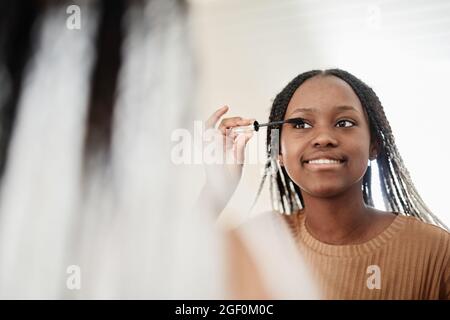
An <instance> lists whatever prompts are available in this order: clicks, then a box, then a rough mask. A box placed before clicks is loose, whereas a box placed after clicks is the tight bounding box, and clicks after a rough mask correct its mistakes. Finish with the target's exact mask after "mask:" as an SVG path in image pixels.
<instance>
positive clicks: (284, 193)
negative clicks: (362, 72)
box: [252, 69, 447, 229]
mask: <svg viewBox="0 0 450 320" xmlns="http://www.w3.org/2000/svg"><path fill="white" fill-rule="evenodd" d="M317 75H333V76H336V77H338V78H340V79H342V80H344V81H345V82H346V83H348V84H349V85H350V86H351V87H352V89H353V91H354V92H355V93H356V95H357V96H358V98H359V100H360V101H361V104H362V106H363V108H364V109H365V111H366V113H367V115H368V118H369V127H370V133H371V137H372V140H373V141H375V139H376V140H377V141H379V149H380V150H378V156H377V159H376V161H377V165H378V174H379V180H380V184H381V192H382V195H383V200H384V204H385V207H386V210H389V211H392V212H393V213H395V214H398V213H400V214H404V215H408V216H414V217H417V218H418V219H420V220H422V221H424V222H428V223H433V224H435V225H438V226H441V227H443V228H445V229H447V227H446V226H445V225H444V223H443V222H442V221H440V220H439V219H438V218H437V217H436V216H435V215H434V214H433V213H432V212H431V210H430V209H429V208H428V207H427V206H426V204H425V202H424V201H423V200H422V198H421V197H420V195H419V193H418V191H417V189H416V188H415V186H414V184H413V182H412V179H411V177H410V175H409V172H408V170H407V169H406V167H405V165H404V162H403V159H402V157H401V156H400V153H399V151H398V148H397V145H396V143H395V139H394V135H393V133H392V129H391V126H390V124H389V122H388V120H387V117H386V114H385V112H384V109H383V106H382V104H381V102H380V100H379V98H378V96H377V95H376V94H375V92H374V91H373V90H372V88H370V87H369V86H368V85H366V84H365V83H364V82H362V81H361V80H360V79H358V78H357V77H355V76H353V75H352V74H350V73H348V72H346V71H344V70H340V69H329V70H325V71H321V70H312V71H308V72H305V73H302V74H300V75H298V76H297V77H295V78H294V79H293V80H291V82H289V83H288V84H287V86H286V87H285V88H284V89H283V90H282V91H281V92H280V93H278V94H277V96H276V97H275V99H274V101H273V104H272V108H271V111H270V116H269V121H270V122H271V121H279V120H283V119H284V116H285V114H286V110H287V106H288V104H289V101H290V100H291V98H292V96H293V95H294V92H295V91H296V90H297V89H298V87H299V86H300V85H301V84H302V83H303V82H305V81H306V80H307V79H309V78H312V77H314V76H317ZM277 129H278V130H279V131H278V132H279V137H280V136H281V130H282V126H279V127H278V128H277ZM279 137H278V139H279ZM272 140H273V137H272V132H271V130H267V139H266V152H267V157H268V160H267V162H266V165H265V170H264V176H263V179H262V181H261V183H260V186H259V188H258V192H257V195H256V199H258V197H259V195H260V193H261V191H262V188H263V185H264V182H265V181H266V180H267V179H266V177H267V176H268V175H269V176H270V179H269V181H270V193H271V199H272V207H273V209H274V210H276V211H279V212H280V213H287V214H290V213H293V212H295V211H296V209H298V208H303V207H304V203H303V197H302V193H301V190H300V188H299V187H298V186H297V185H296V184H295V183H294V182H293V181H292V180H291V179H290V177H289V176H288V174H287V172H286V170H285V169H284V168H282V167H281V168H280V167H279V166H278V165H277V164H278V159H276V157H277V154H274V153H273V152H272V150H273V149H274V148H275V147H276V146H274V141H272ZM276 143H278V145H279V141H277V142H276ZM371 175H372V167H371V166H370V164H369V166H368V168H367V171H366V173H365V174H364V177H363V181H362V182H363V183H362V191H363V199H364V202H365V203H366V205H368V206H371V207H374V202H373V198H372V187H371ZM256 199H255V202H256ZM255 202H254V203H253V205H254V204H255ZM252 207H253V206H252Z"/></svg>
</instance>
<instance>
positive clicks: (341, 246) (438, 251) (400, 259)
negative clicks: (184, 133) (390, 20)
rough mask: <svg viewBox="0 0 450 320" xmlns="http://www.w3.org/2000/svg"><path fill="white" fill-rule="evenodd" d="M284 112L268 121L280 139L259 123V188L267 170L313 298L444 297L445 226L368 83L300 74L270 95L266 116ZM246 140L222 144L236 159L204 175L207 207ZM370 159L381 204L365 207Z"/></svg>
mask: <svg viewBox="0 0 450 320" xmlns="http://www.w3.org/2000/svg"><path fill="white" fill-rule="evenodd" d="M227 110H228V107H223V108H221V109H219V110H217V111H216V112H215V113H214V114H213V115H212V116H211V117H210V119H209V120H208V121H207V127H209V128H212V127H214V126H215V124H216V123H217V122H218V121H219V120H220V118H221V117H222V116H223V115H224V114H225V113H226V112H227ZM293 119H294V120H293ZM283 120H288V121H286V122H285V123H283V124H280V125H278V126H276V127H275V126H274V127H273V128H271V129H278V130H279V131H278V133H279V138H278V137H276V136H275V137H274V136H272V135H273V132H275V131H273V130H267V156H268V159H267V163H266V170H265V174H264V177H263V181H262V182H261V186H260V190H259V192H260V191H261V188H262V186H263V184H264V181H265V180H266V179H267V178H269V180H270V189H271V195H272V201H273V206H274V212H276V213H283V215H281V216H282V218H281V219H283V220H284V221H285V222H286V224H287V225H288V226H289V229H290V230H291V232H292V236H293V237H294V239H295V241H296V244H297V245H298V248H299V250H300V252H301V253H302V255H303V257H304V259H305V261H306V262H307V264H308V265H309V266H310V269H311V270H312V272H313V277H314V278H315V280H316V282H317V284H318V286H319V289H320V291H321V294H322V297H323V298H326V299H449V298H450V234H449V233H448V232H447V231H446V230H445V229H446V227H445V225H444V224H443V223H442V222H440V220H439V219H438V218H437V217H436V216H434V215H433V214H432V213H431V211H430V210H429V209H428V208H427V206H426V205H425V203H424V202H423V200H422V199H421V197H420V196H419V194H418V193H417V190H416V189H415V187H414V185H413V183H412V181H411V178H410V176H409V173H408V171H407V169H406V168H405V166H404V164H403V161H402V158H401V156H400V154H399V152H398V150H397V147H396V145H395V141H394V137H393V134H392V130H391V127H390V125H389V122H388V121H387V119H386V116H385V113H384V111H383V107H382V105H381V103H380V101H379V99H378V97H377V95H376V94H375V93H374V91H373V90H372V89H371V88H370V87H369V86H367V85H366V84H365V83H364V82H362V81H361V80H359V79H358V78H356V77H355V76H353V75H351V74H350V73H348V72H346V71H343V70H340V69H332V70H326V71H316V70H314V71H310V72H306V73H302V74H300V75H299V76H297V77H296V78H294V79H293V80H292V81H291V82H290V83H289V84H288V85H287V86H286V87H285V88H284V89H283V90H282V91H281V92H280V93H279V94H278V95H277V96H276V98H275V100H274V102H273V105H272V108H271V112H270V116H269V122H274V121H283ZM252 122H253V120H252V119H243V118H240V117H234V118H225V119H223V120H222V121H221V122H220V125H219V126H218V129H219V130H220V132H222V134H223V137H224V138H227V136H226V135H227V132H229V131H227V129H230V128H233V127H236V126H242V125H248V124H251V123H252ZM249 139H250V136H246V137H245V139H235V140H234V141H235V143H234V144H233V145H232V146H231V150H232V153H233V154H234V155H235V159H238V160H239V163H238V164H236V165H234V166H233V165H227V166H222V168H221V169H220V168H218V166H216V168H215V169H216V170H215V172H216V174H215V175H214V174H212V173H211V172H209V173H208V174H207V177H208V180H207V181H208V182H207V184H206V186H205V188H204V192H205V193H207V194H209V196H212V197H214V199H215V202H214V203H215V208H214V209H215V210H218V211H221V209H223V207H224V206H225V205H226V203H227V201H228V200H229V198H230V197H231V195H232V193H233V191H234V190H235V188H236V187H237V183H238V182H239V178H240V176H241V173H242V162H243V155H244V153H243V151H244V148H245V144H246V143H247V141H248V140H249ZM237 141H240V143H239V142H237ZM274 150H276V152H274ZM373 160H376V161H377V164H378V168H379V176H380V182H381V187H382V194H383V197H384V201H385V205H386V208H387V211H383V210H378V209H375V208H374V203H373V200H372V193H371V166H370V161H373ZM220 170H222V176H221V178H220V179H218V178H217V172H218V171H220ZM221 183H222V185H221V186H222V188H221V186H220V184H221ZM221 191H222V192H221ZM259 192H258V194H259ZM219 194H220V196H219ZM274 214H275V213H274ZM279 216H280V215H279Z"/></svg>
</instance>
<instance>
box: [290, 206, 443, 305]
mask: <svg viewBox="0 0 450 320" xmlns="http://www.w3.org/2000/svg"><path fill="white" fill-rule="evenodd" d="M286 217H287V221H288V223H289V225H290V227H291V228H292V229H291V230H292V231H293V235H294V237H295V239H296V242H297V243H298V246H299V248H300V251H301V252H302V253H303V257H304V258H305V260H306V263H307V265H309V266H310V268H311V271H312V272H313V276H314V278H315V279H316V280H317V283H318V285H319V289H320V290H321V292H322V294H323V298H325V299H450V233H448V232H447V231H445V230H443V229H441V228H439V227H436V226H433V225H430V224H427V223H423V222H421V221H419V220H418V219H416V218H413V217H406V216H400V215H399V216H397V217H396V218H395V219H394V221H393V222H392V223H391V225H390V226H389V227H388V228H386V229H385V230H384V231H383V232H382V233H381V234H379V235H378V236H376V237H375V238H373V239H372V240H370V241H368V242H365V243H363V244H358V245H330V244H326V243H323V242H320V241H318V240H317V239H315V238H313V236H312V235H311V234H310V233H309V232H308V230H307V229H306V227H305V223H304V222H305V219H304V215H303V214H296V215H292V216H290V217H289V216H286Z"/></svg>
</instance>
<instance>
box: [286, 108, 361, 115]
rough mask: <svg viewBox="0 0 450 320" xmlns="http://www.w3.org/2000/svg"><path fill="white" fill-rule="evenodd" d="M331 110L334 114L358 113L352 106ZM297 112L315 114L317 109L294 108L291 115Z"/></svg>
mask: <svg viewBox="0 0 450 320" xmlns="http://www.w3.org/2000/svg"><path fill="white" fill-rule="evenodd" d="M333 110H334V111H335V112H336V113H340V112H344V111H355V112H356V113H358V110H357V109H356V108H355V107H353V106H336V107H334V108H333ZM299 112H304V113H317V109H314V108H307V107H303V108H296V109H295V110H294V111H292V113H291V115H292V114H294V113H299Z"/></svg>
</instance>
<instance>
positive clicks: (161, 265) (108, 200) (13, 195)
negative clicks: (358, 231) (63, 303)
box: [0, 0, 311, 299]
mask: <svg viewBox="0 0 450 320" xmlns="http://www.w3.org/2000/svg"><path fill="white" fill-rule="evenodd" d="M0 6H1V10H0V12H1V13H0V15H1V20H0V23H1V28H0V42H1V46H0V48H1V49H0V50H1V52H0V79H1V83H2V87H1V89H0V170H1V171H0V173H1V194H0V298H12V299H14V298H25V299H34V298H38V299H60V298H63V299H71V298H76V299H78V298H87V299H89V298H101V299H110V298H111V299H116V298H127V299H131V298H137V299H140V298H145V299H201V298H203V299H219V298H229V297H248V298H258V297H261V298H264V297H272V298H283V297H285V298H286V297H287V298H291V297H292V298H304V297H306V298H308V297H311V296H310V295H309V293H310V291H309V287H308V286H305V283H304V282H303V283H302V282H301V279H299V278H298V275H299V274H302V273H301V272H298V271H299V269H296V267H295V266H296V263H299V265H301V262H299V261H298V260H296V259H297V258H295V257H296V253H293V254H292V259H293V260H292V261H294V262H293V264H288V265H287V264H286V261H288V260H283V259H286V256H285V255H289V253H288V252H290V251H289V250H291V249H292V248H291V249H286V250H287V251H286V252H285V253H284V254H283V252H284V251H283V250H282V249H281V248H280V247H279V245H277V242H276V241H275V242H270V239H274V238H271V236H270V235H269V234H268V233H267V231H263V232H264V233H261V230H266V229H267V228H277V225H276V224H270V225H264V224H265V223H266V224H267V221H265V220H264V219H263V218H261V219H260V220H258V221H259V222H258V223H255V224H254V225H252V228H248V229H247V228H245V230H246V231H245V232H243V233H237V232H232V233H225V232H222V231H221V230H219V228H218V227H217V226H216V225H215V219H216V218H217V217H215V216H214V215H213V214H207V213H206V214H204V213H205V212H203V214H200V213H199V212H196V211H194V212H192V211H191V210H189V209H188V208H189V206H188V204H189V201H188V200H189V198H190V197H193V196H195V195H190V194H189V192H190V191H189V178H190V172H189V170H187V169H186V168H185V167H181V166H176V165H174V164H172V162H171V161H170V148H171V144H170V139H169V138H170V133H171V132H172V131H173V130H174V129H176V128H179V127H187V126H188V125H189V121H190V120H191V119H192V118H193V116H192V112H191V110H192V105H191V103H192V97H193V92H194V90H195V86H194V84H195V72H194V68H193V65H194V64H193V61H194V60H193V56H192V54H191V52H192V50H191V48H190V44H189V41H188V34H187V32H188V31H187V30H188V28H187V17H188V4H187V3H185V2H184V1H176V0H153V1H138V0H136V1H124V0H122V1H120V0H108V1H106V0H103V1H70V2H63V1H31V0H30V1H2V3H1V5H0ZM69 7H70V8H69ZM76 14H80V16H79V18H80V21H79V25H77V23H76V22H75V23H73V21H72V19H76V16H74V15H76ZM68 19H69V21H68ZM78 27H79V29H78ZM258 225H259V226H260V227H258ZM280 230H281V229H280ZM280 230H278V229H276V230H275V229H274V233H273V235H275V234H276V235H279V236H280V237H283V232H284V231H280ZM225 234H227V235H228V236H226V237H225V236H224V235H225ZM230 235H231V236H230ZM263 235H264V236H263ZM277 239H278V238H277ZM261 241H262V242H261ZM259 260H260V261H259ZM255 261H256V262H255ZM253 263H254V264H253ZM254 265H258V266H259V265H262V266H265V267H263V268H262V270H259V273H258V274H259V276H258V277H255V278H254V279H253V278H252V277H251V275H255V274H256V273H255V272H254V271H255V270H256V269H255V267H254ZM280 268H281V269H280ZM288 270H290V271H291V272H293V275H292V274H289V275H288V274H287V273H286V272H288ZM280 274H281V275H282V276H280ZM276 275H277V276H276ZM230 277H231V279H233V281H231V282H230V281H229V280H230ZM282 278H284V279H282ZM246 279H249V281H248V282H245V281H246ZM230 283H231V287H230Z"/></svg>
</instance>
